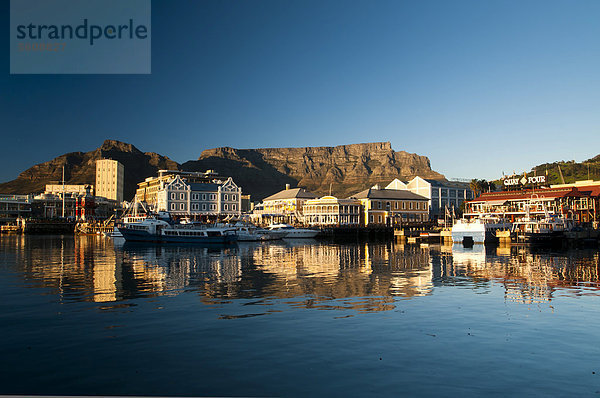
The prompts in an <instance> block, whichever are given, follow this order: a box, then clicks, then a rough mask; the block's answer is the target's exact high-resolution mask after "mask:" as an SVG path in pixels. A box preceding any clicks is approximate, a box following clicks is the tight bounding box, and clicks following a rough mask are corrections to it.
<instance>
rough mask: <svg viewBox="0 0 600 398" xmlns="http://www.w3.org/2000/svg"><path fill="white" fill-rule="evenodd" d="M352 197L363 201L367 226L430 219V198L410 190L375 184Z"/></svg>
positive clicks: (364, 220) (364, 218)
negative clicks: (382, 186) (388, 187)
mask: <svg viewBox="0 0 600 398" xmlns="http://www.w3.org/2000/svg"><path fill="white" fill-rule="evenodd" d="M392 183H394V182H393V181H392ZM388 186H390V185H388ZM351 199H358V200H359V201H360V202H361V205H362V212H363V217H362V224H363V225H365V226H369V225H396V224H401V223H405V222H425V221H428V220H429V199H428V198H426V197H425V196H421V195H417V194H416V193H414V192H411V191H408V190H403V189H387V188H381V187H380V186H379V185H375V186H374V187H372V188H369V189H366V190H364V191H362V192H359V193H357V194H356V195H352V197H351Z"/></svg>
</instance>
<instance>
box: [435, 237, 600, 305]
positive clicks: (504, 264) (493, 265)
mask: <svg viewBox="0 0 600 398" xmlns="http://www.w3.org/2000/svg"><path fill="white" fill-rule="evenodd" d="M452 257H453V261H452V263H451V265H450V266H448V267H446V269H445V276H446V277H450V278H452V277H460V276H464V277H468V278H470V279H471V281H472V282H473V285H475V282H477V281H478V282H492V281H493V282H496V283H500V284H502V285H503V286H504V288H505V298H506V300H507V301H513V302H517V303H524V304H534V303H542V302H549V301H551V300H552V299H553V297H554V295H555V294H557V293H560V294H573V295H580V294H586V295H589V294H592V295H598V294H600V289H599V287H600V279H599V269H598V267H599V264H600V258H599V254H598V252H597V250H573V251H563V252H552V251H548V250H546V251H544V250H535V249H532V248H530V247H525V246H515V245H513V246H492V247H486V246H483V245H475V246H473V247H472V248H464V247H462V245H454V246H453V247H452Z"/></svg>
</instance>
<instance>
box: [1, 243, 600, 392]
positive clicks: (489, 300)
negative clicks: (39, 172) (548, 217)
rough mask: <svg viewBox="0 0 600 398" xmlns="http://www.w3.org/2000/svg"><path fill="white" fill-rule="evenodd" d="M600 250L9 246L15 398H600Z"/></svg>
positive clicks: (4, 269) (6, 288) (4, 375)
mask: <svg viewBox="0 0 600 398" xmlns="http://www.w3.org/2000/svg"><path fill="white" fill-rule="evenodd" d="M599 264H600V257H599V254H598V251H597V250H575V251H568V252H559V253H552V252H544V251H541V252H532V251H531V250H527V249H524V248H518V247H512V248H503V247H497V248H484V247H483V246H479V247H477V246H476V247H474V248H473V249H464V248H462V247H454V248H452V247H447V246H439V245H437V246H430V247H419V246H408V245H407V246H402V245H399V244H393V243H370V244H365V243H362V244H344V245H338V244H327V243H320V242H316V241H312V240H311V241H305V242H302V241H296V242H285V241H282V242H277V243H269V244H243V245H242V244H240V245H238V246H237V247H230V248H199V247H193V246H151V245H131V244H123V243H122V242H118V241H117V242H115V243H113V241H112V240H109V239H106V238H102V237H96V236H92V237H85V236H84V237H72V236H69V237H59V236H55V237H48V236H25V237H21V236H1V237H0V336H1V337H2V339H1V341H0V358H1V361H2V369H3V371H2V372H1V373H0V394H26V395H30V394H47V395H48V394H63V395H73V394H80V395H162V396H215V395H216V396H304V397H306V396H344V397H345V396H361V397H363V396H399V395H407V396H435V397H439V396H482V395H486V396H549V395H551V396H569V397H572V396H587V395H592V394H598V393H600V344H599V340H600V339H599V334H600V333H599V332H598V330H599V326H600V316H599V315H600V298H599V293H600V290H599V282H600V279H599Z"/></svg>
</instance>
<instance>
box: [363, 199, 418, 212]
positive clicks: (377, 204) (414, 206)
mask: <svg viewBox="0 0 600 398" xmlns="http://www.w3.org/2000/svg"><path fill="white" fill-rule="evenodd" d="M372 203H373V204H372V207H371V208H372V209H383V208H384V207H383V206H385V209H386V210H391V209H392V208H393V209H394V210H399V209H400V204H399V202H398V201H395V202H385V204H384V202H382V201H378V200H375V201H373V202H372ZM392 203H393V206H392ZM406 203H407V202H405V201H402V206H401V207H402V210H406V208H407V206H406ZM408 210H427V202H408Z"/></svg>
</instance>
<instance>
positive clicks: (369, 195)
mask: <svg viewBox="0 0 600 398" xmlns="http://www.w3.org/2000/svg"><path fill="white" fill-rule="evenodd" d="M351 198H356V199H396V200H398V199H404V200H429V199H427V198H426V197H425V196H421V195H417V194H416V193H414V192H411V191H404V190H398V189H373V188H369V189H365V190H364V191H362V192H359V193H357V194H355V195H352V196H351V197H350V199H351Z"/></svg>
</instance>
